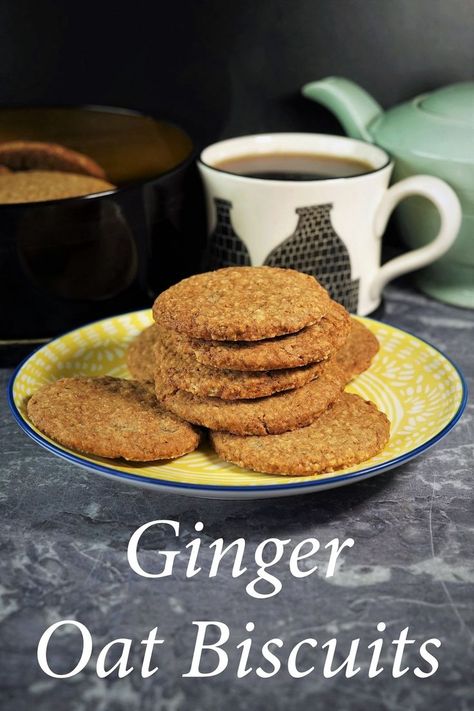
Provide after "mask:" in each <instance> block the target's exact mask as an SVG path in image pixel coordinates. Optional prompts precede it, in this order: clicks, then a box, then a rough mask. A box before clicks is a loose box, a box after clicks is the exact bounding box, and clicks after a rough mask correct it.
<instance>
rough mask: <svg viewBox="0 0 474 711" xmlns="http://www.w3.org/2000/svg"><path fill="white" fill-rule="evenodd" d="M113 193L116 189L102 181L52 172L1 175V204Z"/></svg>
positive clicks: (72, 174)
mask: <svg viewBox="0 0 474 711" xmlns="http://www.w3.org/2000/svg"><path fill="white" fill-rule="evenodd" d="M114 189H115V186H114V185H112V184H111V183H107V182H106V181H105V180H101V179H99V178H92V177H91V176H89V175H75V174H74V173H60V172H59V171H53V170H24V171H20V172H18V173H1V174H0V204H11V203H21V202H41V201H42V200H60V199H63V198H69V197H79V196H80V195H91V194H92V193H101V192H104V191H105V190H107V191H108V190H114Z"/></svg>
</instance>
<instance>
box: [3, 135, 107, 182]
mask: <svg viewBox="0 0 474 711" xmlns="http://www.w3.org/2000/svg"><path fill="white" fill-rule="evenodd" d="M0 163H1V164H2V165H5V166H7V168H10V169H11V170H59V171H61V172H63V173H78V174H80V175H91V176H92V177H94V178H102V179H104V178H105V172H104V170H103V168H101V166H100V165H98V164H97V163H96V162H95V160H92V158H89V156H86V155H84V153H79V152H78V151H73V150H72V149H71V148H66V147H65V146H60V145H58V144H57V143H44V142H42V141H6V142H4V143H0Z"/></svg>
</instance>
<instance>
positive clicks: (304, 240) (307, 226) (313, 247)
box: [265, 203, 359, 312]
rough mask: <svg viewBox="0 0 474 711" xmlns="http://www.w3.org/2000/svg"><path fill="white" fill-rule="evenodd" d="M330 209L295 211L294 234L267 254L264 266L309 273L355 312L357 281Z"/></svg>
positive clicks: (328, 207) (316, 206)
mask: <svg viewBox="0 0 474 711" xmlns="http://www.w3.org/2000/svg"><path fill="white" fill-rule="evenodd" d="M331 209H332V204H331V203H328V204H326V205H312V206H309V207H299V208H297V209H296V213H297V214H298V215H299V219H298V224H297V225H296V229H295V231H294V232H293V234H292V235H290V237H288V238H287V239H286V240H285V241H284V242H282V243H281V244H279V245H278V247H275V249H273V250H272V251H271V252H270V254H269V255H268V257H267V258H266V260H265V264H268V265H269V266H275V267H277V266H278V267H291V268H293V269H298V270H299V271H302V272H306V273H307V274H311V275H312V276H314V277H316V279H317V280H318V281H319V282H320V283H321V284H322V285H323V286H324V287H325V288H326V289H327V290H328V291H329V293H330V295H331V297H332V298H333V299H334V300H335V301H338V302H339V303H340V304H342V305H343V306H344V307H345V308H346V309H347V310H348V311H352V312H356V311H357V304H358V298H359V280H358V279H355V280H352V272H351V260H350V257H349V252H348V251H347V247H346V245H345V244H344V242H343V241H342V239H341V238H340V237H339V235H338V234H337V233H336V231H335V229H334V227H333V226H332V222H331V215H330V212H331Z"/></svg>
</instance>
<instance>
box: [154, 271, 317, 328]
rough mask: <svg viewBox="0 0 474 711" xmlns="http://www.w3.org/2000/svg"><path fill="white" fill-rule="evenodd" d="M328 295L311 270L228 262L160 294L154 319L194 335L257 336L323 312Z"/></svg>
mask: <svg viewBox="0 0 474 711" xmlns="http://www.w3.org/2000/svg"><path fill="white" fill-rule="evenodd" d="M328 308H329V295H328V293H327V291H326V290H325V289H323V287H322V286H321V285H320V284H319V283H318V282H317V281H316V279H314V277H312V276H309V275H308V274H303V273H301V272H297V271H294V270H293V269H280V268H277V267H227V268H224V269H218V270H216V271H214V272H206V273H204V274H196V275H195V276H192V277H189V278H188V279H183V280H182V281H180V282H179V283H178V284H175V285H174V286H172V287H170V288H169V289H167V290H166V291H164V292H163V293H162V294H160V295H159V296H158V298H157V299H156V301H155V303H154V305H153V316H154V318H155V321H156V322H157V323H159V324H161V325H163V326H165V327H167V328H171V329H173V330H175V331H178V332H180V333H185V334H186V335H188V336H192V337H194V338H201V339H205V340H218V341H239V340H244V341H257V340H260V339H264V338H274V337H275V336H281V335H284V334H286V333H295V332H296V331H300V330H301V329H302V328H305V327H306V326H310V325H311V324H313V323H316V321H319V319H320V318H321V317H322V316H324V315H325V314H326V313H327V311H328Z"/></svg>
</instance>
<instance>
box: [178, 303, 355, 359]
mask: <svg viewBox="0 0 474 711" xmlns="http://www.w3.org/2000/svg"><path fill="white" fill-rule="evenodd" d="M350 324H351V321H350V316H349V314H348V313H347V311H346V310H345V308H344V307H343V306H340V305H339V304H337V303H336V302H334V301H332V302H330V305H329V308H328V311H327V313H326V315H325V316H323V317H322V318H321V319H320V320H319V321H317V322H316V323H315V324H313V325H312V326H307V327H306V328H304V329H302V330H301V331H298V332H297V333H290V334H287V335H285V336H278V337H276V338H271V339H266V340H261V341H234V342H226V341H204V340H202V339H197V338H189V337H188V336H185V335H183V334H177V335H176V337H175V343H174V347H175V349H176V350H177V351H178V352H184V351H187V352H189V351H191V352H192V353H193V354H194V356H195V358H196V360H197V361H199V363H203V364H205V365H210V366H212V367H214V368H229V369H231V370H249V371H258V370H278V369H284V368H298V367H302V366H305V365H308V364H310V363H316V362H317V361H321V360H327V359H328V358H331V357H332V356H333V355H334V354H335V353H336V351H338V350H339V349H340V348H342V346H343V345H344V343H345V342H346V340H347V337H348V335H349V331H350Z"/></svg>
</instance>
